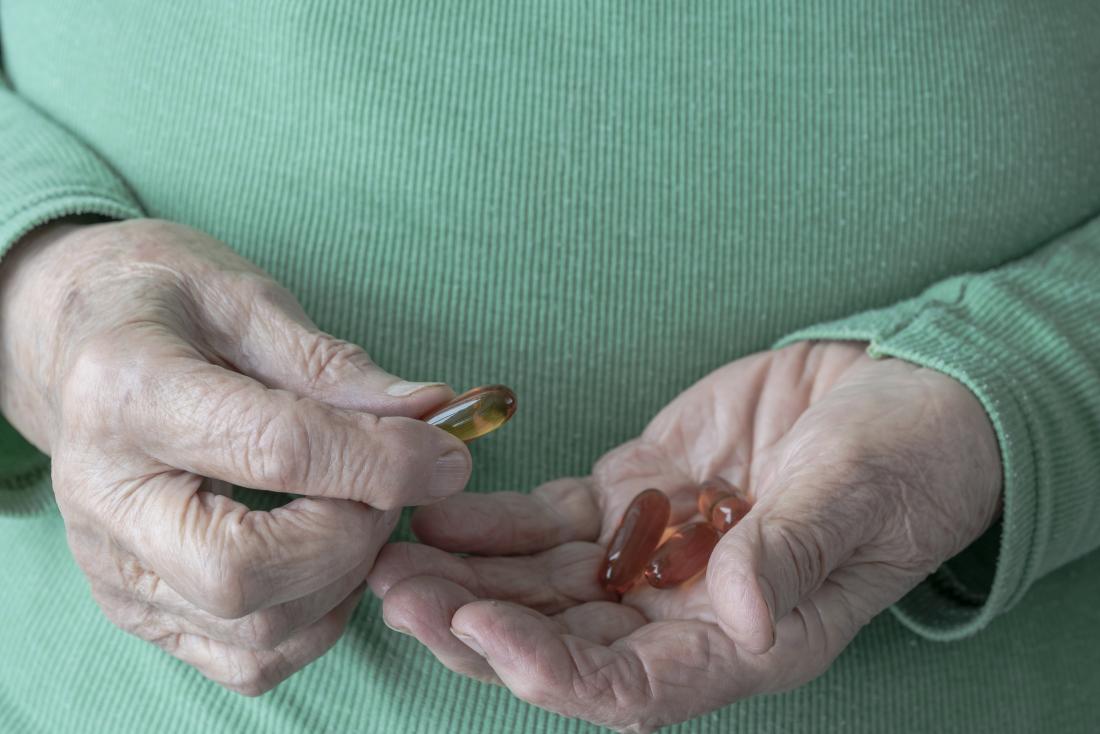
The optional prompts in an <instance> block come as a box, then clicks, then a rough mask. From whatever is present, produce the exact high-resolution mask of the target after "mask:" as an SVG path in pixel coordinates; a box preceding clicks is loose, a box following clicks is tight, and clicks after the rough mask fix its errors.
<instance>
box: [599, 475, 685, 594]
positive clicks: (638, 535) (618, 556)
mask: <svg viewBox="0 0 1100 734" xmlns="http://www.w3.org/2000/svg"><path fill="white" fill-rule="evenodd" d="M671 514H672V503H671V502H670V501H669V499H668V496H667V495H665V493H664V492H662V491H661V490H659V489H647V490H645V491H644V492H642V493H640V494H639V495H638V496H637V497H635V498H634V500H633V501H632V502H631V503H630V505H629V506H628V507H627V508H626V512H624V513H623V519H622V520H621V521H620V522H619V527H618V528H617V529H616V530H615V534H614V535H613V536H611V543H610V544H609V545H608V546H607V555H606V556H605V557H604V560H603V566H601V567H600V573H599V576H598V577H597V581H599V583H600V585H601V586H603V588H605V589H607V590H608V591H614V592H615V593H617V594H621V593H623V592H624V591H626V590H627V589H629V588H630V587H631V586H632V585H633V584H634V581H635V580H636V579H637V578H638V577H639V576H641V575H642V572H643V571H644V570H645V564H646V561H648V560H649V557H650V556H651V555H652V554H653V551H654V549H656V548H657V544H658V543H660V542H661V536H662V535H663V534H664V532H665V528H666V527H667V526H668V518H669V515H671Z"/></svg>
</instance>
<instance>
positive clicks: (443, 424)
mask: <svg viewBox="0 0 1100 734" xmlns="http://www.w3.org/2000/svg"><path fill="white" fill-rule="evenodd" d="M515 412H516V394H515V393H514V392H512V391H511V390H510V389H508V388H507V387H505V386H504V385H485V386H483V387H475V388H474V389H473V390H467V391H466V392H464V393H462V394H461V395H459V396H458V397H457V398H455V399H454V400H452V401H451V402H449V403H447V404H446V405H444V406H443V407H441V408H436V409H435V410H433V411H432V412H431V413H428V415H426V416H424V418H423V420H424V421H425V422H426V423H429V424H431V425H433V426H436V427H438V428H442V429H443V430H444V431H446V432H447V433H449V434H451V435H452V436H455V437H456V438H460V439H462V440H463V441H465V442H467V443H469V442H470V441H473V440H474V439H475V438H481V437H482V436H484V435H485V434H487V433H492V432H493V431H495V430H496V429H498V428H500V427H501V426H503V425H504V424H505V423H507V422H508V419H509V418H511V417H512V414H513V413H515Z"/></svg>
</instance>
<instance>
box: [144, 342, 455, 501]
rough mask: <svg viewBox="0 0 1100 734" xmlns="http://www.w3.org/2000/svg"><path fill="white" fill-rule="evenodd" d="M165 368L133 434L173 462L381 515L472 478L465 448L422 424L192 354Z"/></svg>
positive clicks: (449, 491)
mask: <svg viewBox="0 0 1100 734" xmlns="http://www.w3.org/2000/svg"><path fill="white" fill-rule="evenodd" d="M160 370H161V372H162V374H163V375H164V377H163V378H162V379H160V380H157V381H156V382H155V384H152V385H148V386H147V389H148V394H146V395H144V396H143V398H144V402H145V404H146V406H148V407H147V409H146V410H144V411H142V410H139V411H135V413H136V415H137V416H138V417H137V420H136V421H135V423H136V425H135V428H136V430H137V432H138V435H139V442H140V446H141V448H142V449H143V450H145V451H146V452H147V453H149V454H150V455H151V456H153V457H154V458H156V459H157V460H159V461H161V462H163V463H164V464H167V465H169V466H173V467H176V468H179V469H184V470H186V471H189V472H193V473H195V474H199V475H202V476H208V477H212V478H215V479H221V480H224V481H227V482H232V483H234V484H238V485H240V486H244V487H251V488H253V489H261V490H270V491H276V492H291V493H294V494H302V495H310V496H316V497H333V498H338V499H349V500H356V501H359V502H365V503H366V504H369V505H371V506H373V507H377V508H379V509H392V508H396V507H402V506H405V505H415V504H421V503H425V502H432V501H435V500H439V499H442V498H443V497H447V496H449V495H451V494H454V493H455V492H458V491H460V490H461V489H462V488H463V487H464V486H465V484H466V481H467V480H468V478H469V474H470V454H469V451H467V449H466V447H465V445H464V444H463V443H462V442H461V441H460V440H458V439H457V438H454V437H453V436H451V435H449V434H448V433H446V432H445V431H440V430H438V429H436V428H433V427H432V426H429V425H427V424H426V423H423V422H422V421H418V420H414V419H411V418H403V417H382V418H380V417H378V416H375V415H371V414H369V413H362V412H357V411H350V410H341V409H338V408H333V407H331V406H329V405H326V404H324V403H321V402H318V401H316V400H311V399H309V398H301V397H298V396H296V395H294V394H292V393H289V392H286V391H283V390H272V389H268V388H267V387H265V386H264V385H262V384H260V383H259V382H257V381H255V380H253V379H252V378H250V377H247V376H245V375H241V374H239V373H236V372H232V371H230V370H227V369H223V368H221V367H218V366H215V365H212V364H209V363H206V362H203V361H199V360H196V359H191V358H188V357H176V358H174V359H171V360H169V361H168V363H167V364H165V365H163V366H162V367H161V368H160Z"/></svg>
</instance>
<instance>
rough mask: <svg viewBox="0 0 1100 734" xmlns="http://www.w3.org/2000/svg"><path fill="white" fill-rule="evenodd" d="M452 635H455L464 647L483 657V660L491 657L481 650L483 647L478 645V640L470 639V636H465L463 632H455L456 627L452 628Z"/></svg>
mask: <svg viewBox="0 0 1100 734" xmlns="http://www.w3.org/2000/svg"><path fill="white" fill-rule="evenodd" d="M451 634H452V635H454V636H455V637H457V638H458V639H459V640H461V641H462V644H463V645H465V646H466V647H468V648H470V649H471V650H473V651H474V652H476V653H477V654H478V655H480V656H481V657H483V658H487V657H489V656H488V655H486V654H485V651H484V650H482V649H481V645H479V644H478V643H477V640H475V639H474V638H473V637H470V636H469V635H464V634H462V633H461V632H458V631H457V630H455V628H454V627H452V628H451Z"/></svg>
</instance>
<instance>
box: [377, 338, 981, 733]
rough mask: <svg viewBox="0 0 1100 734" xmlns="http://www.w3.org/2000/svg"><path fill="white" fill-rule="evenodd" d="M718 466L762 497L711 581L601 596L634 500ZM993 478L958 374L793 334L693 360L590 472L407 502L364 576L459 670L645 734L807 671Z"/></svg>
mask: <svg viewBox="0 0 1100 734" xmlns="http://www.w3.org/2000/svg"><path fill="white" fill-rule="evenodd" d="M713 475H719V476H722V477H724V478H725V479H727V480H729V481H731V482H732V483H734V484H736V485H738V486H740V487H743V488H746V489H747V490H748V493H749V495H750V496H751V498H752V500H753V502H754V505H753V509H752V510H751V511H750V512H749V514H748V515H747V516H746V517H745V518H744V519H743V520H742V521H741V522H740V523H739V524H738V525H737V526H736V527H734V528H733V529H732V530H731V531H730V532H728V533H727V534H726V535H725V536H724V537H723V538H722V540H721V542H720V543H719V545H718V546H717V547H716V549H715V551H714V553H713V555H712V556H711V559H710V562H709V565H708V567H707V571H706V575H705V577H704V576H703V575H700V576H699V577H697V578H696V579H693V580H692V581H689V582H687V583H686V584H684V585H682V586H680V587H677V588H674V589H667V590H657V589H653V588H651V587H649V586H648V585H646V584H645V583H644V582H643V583H642V584H640V585H637V586H635V587H634V588H632V589H630V590H629V591H627V592H626V593H625V594H624V595H623V596H622V597H621V599H620V598H618V597H617V596H616V595H614V594H611V593H608V592H606V591H604V590H603V589H602V588H601V587H600V586H599V584H598V583H597V581H596V576H597V569H598V567H599V564H600V561H601V560H602V557H603V554H604V549H605V547H606V545H607V543H608V541H609V540H610V536H611V534H612V533H613V532H614V530H615V527H616V526H617V524H618V521H619V519H620V517H621V516H622V513H623V511H624V510H625V508H626V506H627V505H628V504H629V503H630V501H631V500H632V499H633V498H634V496H635V495H636V494H638V493H639V492H640V491H642V490H643V489H646V488H648V487H658V488H660V489H662V490H664V491H665V492H666V493H667V494H668V495H669V496H670V497H671V499H672V506H673V510H672V522H673V523H674V524H677V523H680V522H684V521H687V520H690V519H693V515H695V513H696V509H695V501H696V493H697V486H696V485H697V483H698V482H699V481H701V480H703V479H704V478H706V477H708V476H713ZM1000 485H1001V475H1000V460H999V457H998V451H997V445H996V439H995V436H994V434H993V430H992V427H991V426H990V424H989V422H988V419H987V418H986V415H985V413H984V411H983V410H982V408H981V406H980V404H979V403H978V402H977V400H976V399H975V398H974V397H973V396H972V395H971V393H970V392H969V391H968V390H966V388H965V387H963V386H962V385H960V384H959V383H957V382H955V381H954V380H952V379H951V378H949V377H946V376H944V375H941V374H940V373H937V372H934V371H930V370H926V369H922V368H919V367H917V366H915V365H911V364H908V363H906V362H902V361H899V360H894V359H886V360H874V359H871V358H870V357H868V356H866V354H865V352H864V349H863V347H862V345H857V344H850V343H848V344H846V343H819V344H818V343H799V344H794V345H791V346H790V347H787V348H784V349H781V350H777V351H772V352H764V353H760V354H756V355H752V356H750V357H746V358H744V359H741V360H738V361H736V362H733V363H731V364H729V365H727V366H725V367H723V368H721V369H719V370H717V371H716V372H714V373H712V374H711V375H709V376H707V377H706V378H704V379H703V380H701V381H700V382H699V383H697V384H695V385H694V386H692V387H691V388H689V389H688V390H686V391H685V392H684V393H682V394H681V395H680V396H679V397H677V398H676V399H675V400H674V401H673V402H672V403H670V404H669V405H668V406H667V407H666V408H665V409H664V410H662V411H661V412H660V413H659V414H658V415H657V416H656V417H655V418H654V419H653V421H652V422H651V423H650V424H649V426H647V427H646V429H645V431H644V432H643V433H642V435H641V436H640V437H638V438H637V439H635V440H632V441H630V442H628V443H626V444H623V445H622V446H619V447H618V448H616V449H614V450H612V451H610V452H609V453H607V454H606V455H604V456H603V457H602V458H601V459H600V460H599V461H598V462H597V463H596V465H595V467H594V468H593V472H592V474H591V476H589V477H585V478H580V479H574V478H569V479H560V480H556V481H553V482H550V483H548V484H545V485H543V486H541V487H538V488H536V489H535V490H534V491H532V492H531V493H530V494H521V493H515V492H501V493H495V494H486V495H479V494H464V495H457V496H455V497H452V498H450V499H448V500H446V501H444V502H442V503H440V504H437V505H432V506H428V507H424V508H421V509H420V510H419V511H418V512H417V514H416V515H414V519H413V529H414V531H415V532H416V534H417V535H418V537H419V538H420V539H421V541H423V544H413V543H394V544H391V545H389V546H387V547H386V549H385V550H384V551H383V553H382V555H381V556H380V558H379V561H378V563H377V565H376V566H375V569H374V571H373V572H372V574H371V577H370V583H371V587H372V589H373V590H374V591H375V593H376V594H378V595H380V596H382V597H383V599H384V604H383V610H384V615H385V619H386V621H387V624H389V625H390V626H392V627H394V628H395V629H398V630H399V631H402V632H405V633H407V634H412V635H414V636H415V637H417V639H419V640H420V641H421V642H422V643H424V644H425V645H427V646H428V647H429V648H430V649H431V650H432V652H433V653H434V654H435V655H436V656H437V657H438V658H439V660H440V661H442V662H443V663H444V664H445V665H447V666H448V667H449V668H451V669H452V670H455V671H457V672H460V673H464V674H466V675H470V676H473V677H476V678H479V679H482V680H488V681H493V682H498V683H502V684H503V685H505V686H507V687H508V688H509V689H511V690H512V692H513V693H514V694H515V695H517V696H519V697H520V698H523V699H525V700H527V701H529V702H531V703H534V704H536V705H538V706H541V707H543V708H547V709H550V710H552V711H556V712H559V713H561V714H564V715H567V716H575V717H580V718H583V719H586V720H588V721H591V722H594V723H598V724H602V725H605V726H609V727H613V728H616V729H630V730H637V731H646V730H651V729H653V728H655V727H657V726H661V725H663V724H668V723H673V722H677V721H682V720H685V719H688V718H691V717H693V716H696V715H699V714H701V713H704V712H706V711H709V710H712V709H715V708H718V707H721V706H723V705H726V704H728V703H730V702H733V701H735V700H738V699H741V698H744V697H747V696H750V695H754V694H757V693H763V692H771V691H779V690H783V689H786V688H790V687H793V686H796V685H799V684H801V683H803V682H806V681H808V680H810V679H812V678H814V677H816V676H817V675H819V674H821V673H822V672H823V671H824V670H825V669H826V668H827V667H828V666H829V664H830V663H831V662H832V660H833V659H834V658H835V657H836V656H837V655H838V654H839V653H840V651H841V650H842V649H843V648H844V647H845V646H846V645H847V644H848V642H849V641H850V640H851V639H852V637H853V636H854V635H855V634H856V632H857V631H858V630H859V629H860V627H862V626H863V625H864V624H866V623H867V622H868V621H869V620H870V619H871V618H872V617H873V616H874V615H876V614H877V613H879V612H880V611H882V610H883V609H885V608H886V607H887V606H889V605H890V604H892V603H893V602H894V601H896V600H897V599H899V598H900V597H901V596H902V595H903V594H904V593H905V592H906V591H908V590H909V589H911V588H912V587H913V586H915V585H916V584H917V583H918V582H919V581H920V580H921V579H923V578H924V577H925V576H927V575H928V574H929V573H930V572H931V571H933V570H934V569H935V568H936V567H937V566H938V565H939V564H940V563H942V562H943V561H944V560H946V559H947V558H949V557H950V556H952V555H954V554H955V553H957V552H958V551H960V550H961V549H962V548H963V547H965V546H966V545H967V544H969V543H970V542H971V541H972V540H974V539H975V538H976V537H977V536H978V535H980V534H981V532H982V531H984V530H985V529H986V528H987V527H988V526H989V524H990V523H991V522H992V520H993V519H994V517H995V516H996V513H997V512H998V509H999V490H1000ZM694 519H699V518H698V517H697V515H696V516H695V517H694ZM455 553H460V554H463V555H461V556H460V555H454V554H455Z"/></svg>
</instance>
